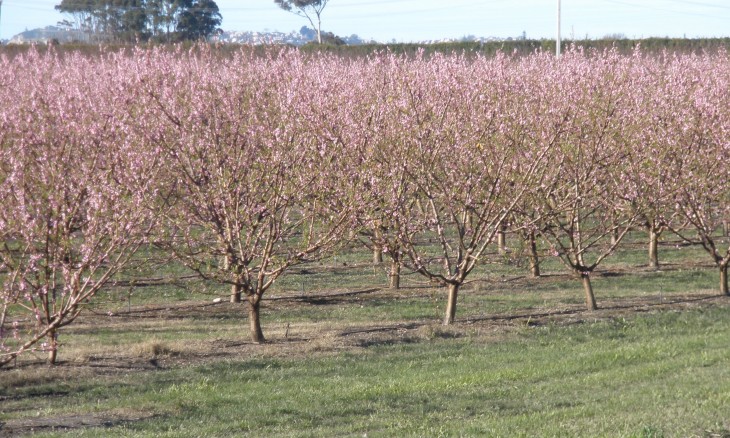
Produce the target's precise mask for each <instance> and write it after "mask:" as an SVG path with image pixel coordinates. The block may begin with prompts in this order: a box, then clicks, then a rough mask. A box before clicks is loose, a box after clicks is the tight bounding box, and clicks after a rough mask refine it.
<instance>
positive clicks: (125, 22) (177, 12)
mask: <svg viewBox="0 0 730 438" xmlns="http://www.w3.org/2000/svg"><path fill="white" fill-rule="evenodd" d="M56 10H58V11H59V12H62V13H64V14H66V15H67V16H68V17H69V19H68V20H65V21H64V22H63V23H62V24H64V25H66V26H67V27H69V28H72V29H75V30H79V31H82V32H84V33H86V34H88V35H89V38H90V39H92V40H94V41H103V42H137V41H147V40H150V39H151V40H153V41H158V42H171V41H181V40H193V41H196V40H200V39H206V38H208V37H210V36H211V35H213V34H214V33H215V32H216V31H218V26H220V24H221V19H222V17H221V14H220V11H219V9H218V5H217V4H216V3H215V1H213V0H62V1H61V3H59V4H58V5H57V6H56Z"/></svg>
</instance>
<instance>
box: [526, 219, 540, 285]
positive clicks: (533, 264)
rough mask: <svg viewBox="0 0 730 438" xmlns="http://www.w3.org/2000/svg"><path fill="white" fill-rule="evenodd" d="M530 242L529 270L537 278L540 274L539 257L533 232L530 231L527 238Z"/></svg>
mask: <svg viewBox="0 0 730 438" xmlns="http://www.w3.org/2000/svg"><path fill="white" fill-rule="evenodd" d="M528 240H529V244H530V272H532V276H533V277H535V278H537V277H539V276H540V257H539V256H538V254H537V239H536V238H535V232H534V231H531V232H530V236H529V238H528Z"/></svg>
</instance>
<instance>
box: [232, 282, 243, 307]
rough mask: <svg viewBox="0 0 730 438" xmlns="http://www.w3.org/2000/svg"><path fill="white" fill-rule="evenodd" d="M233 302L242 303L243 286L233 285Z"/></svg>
mask: <svg viewBox="0 0 730 438" xmlns="http://www.w3.org/2000/svg"><path fill="white" fill-rule="evenodd" d="M231 302H232V303H240V302H241V286H240V285H237V284H233V285H231Z"/></svg>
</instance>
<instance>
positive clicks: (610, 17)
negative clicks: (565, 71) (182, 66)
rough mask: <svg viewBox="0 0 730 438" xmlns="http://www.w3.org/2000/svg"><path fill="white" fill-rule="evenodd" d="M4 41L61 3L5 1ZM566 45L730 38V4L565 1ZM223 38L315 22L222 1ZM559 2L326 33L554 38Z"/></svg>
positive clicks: (383, 11)
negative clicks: (619, 37)
mask: <svg viewBox="0 0 730 438" xmlns="http://www.w3.org/2000/svg"><path fill="white" fill-rule="evenodd" d="M0 1H1V2H2V9H1V10H0V12H1V14H2V15H0V39H9V38H11V37H12V36H13V35H15V34H17V33H20V32H23V31H24V30H27V29H33V28H37V27H44V26H48V25H54V24H56V23H57V22H58V21H60V20H62V19H63V18H64V17H63V16H62V15H61V14H59V13H57V12H56V11H55V10H54V6H55V5H56V4H58V3H60V0H0ZM561 1H562V35H563V38H567V39H570V38H571V36H572V37H574V38H576V39H582V38H585V37H586V36H588V37H589V38H601V37H603V36H605V35H607V34H624V35H625V36H627V37H629V38H647V37H652V36H657V37H665V36H669V37H679V38H681V37H685V36H686V37H687V38H695V37H727V36H730V0H561ZM216 3H217V4H218V7H219V8H220V11H221V15H222V16H223V24H222V25H221V27H222V28H223V30H229V31H232V30H239V31H244V30H251V31H264V30H270V31H274V30H276V31H281V32H289V31H292V30H299V29H300V28H301V27H302V26H304V25H308V22H307V21H306V20H305V19H303V18H300V17H297V16H296V15H293V14H291V13H289V12H286V11H283V10H281V9H279V8H278V7H277V6H276V5H275V4H274V1H273V0H216ZM557 3H558V2H557V0H330V3H329V4H328V5H327V7H326V8H325V10H324V12H323V14H322V28H323V29H324V30H327V31H330V32H334V33H335V34H337V35H340V36H349V35H352V34H357V35H359V36H360V37H361V38H365V39H370V38H372V39H375V40H377V41H380V42H389V41H391V40H396V41H398V42H409V41H424V40H431V39H443V38H460V37H463V36H466V35H475V36H478V37H498V38H507V37H519V36H521V35H522V32H523V31H524V32H525V33H526V36H527V38H531V39H533V38H537V39H539V38H554V37H555V33H556V27H557V26H556V21H557Z"/></svg>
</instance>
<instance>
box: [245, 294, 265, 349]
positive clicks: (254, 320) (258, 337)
mask: <svg viewBox="0 0 730 438" xmlns="http://www.w3.org/2000/svg"><path fill="white" fill-rule="evenodd" d="M260 308H261V298H260V297H257V296H256V295H252V296H251V297H249V299H248V323H249V327H250V329H251V340H252V341H253V342H254V343H256V344H262V343H264V342H266V339H265V338H264V332H263V331H262V330H261V317H260V313H259V309H260Z"/></svg>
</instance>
